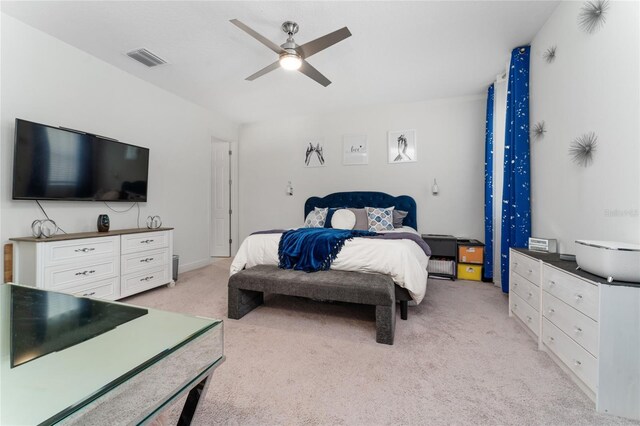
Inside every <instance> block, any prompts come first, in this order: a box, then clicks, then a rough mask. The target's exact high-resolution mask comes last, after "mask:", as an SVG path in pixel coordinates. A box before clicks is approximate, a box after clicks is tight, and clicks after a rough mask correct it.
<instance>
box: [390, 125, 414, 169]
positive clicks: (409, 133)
mask: <svg viewBox="0 0 640 426" xmlns="http://www.w3.org/2000/svg"><path fill="white" fill-rule="evenodd" d="M387 156H388V160H389V164H399V163H415V162H416V161H418V152H417V142H416V131H415V130H414V129H410V130H390V131H389V133H388V137H387Z"/></svg>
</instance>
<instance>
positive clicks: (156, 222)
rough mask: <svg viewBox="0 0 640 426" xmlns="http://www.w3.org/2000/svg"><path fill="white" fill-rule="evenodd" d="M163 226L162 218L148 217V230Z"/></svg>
mask: <svg viewBox="0 0 640 426" xmlns="http://www.w3.org/2000/svg"><path fill="white" fill-rule="evenodd" d="M161 226H162V219H161V218H160V216H149V217H147V228H149V229H158V228H160V227H161Z"/></svg>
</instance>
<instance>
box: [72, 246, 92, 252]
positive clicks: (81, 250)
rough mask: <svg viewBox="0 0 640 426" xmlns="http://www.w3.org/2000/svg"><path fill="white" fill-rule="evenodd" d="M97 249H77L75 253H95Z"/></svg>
mask: <svg viewBox="0 0 640 426" xmlns="http://www.w3.org/2000/svg"><path fill="white" fill-rule="evenodd" d="M94 250H95V247H84V248H80V249H75V250H74V251H75V252H76V253H88V252H90V251H94Z"/></svg>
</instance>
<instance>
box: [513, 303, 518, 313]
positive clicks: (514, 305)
mask: <svg viewBox="0 0 640 426" xmlns="http://www.w3.org/2000/svg"><path fill="white" fill-rule="evenodd" d="M517 307H518V304H517V303H514V304H513V310H514V311H515V310H516V308H517Z"/></svg>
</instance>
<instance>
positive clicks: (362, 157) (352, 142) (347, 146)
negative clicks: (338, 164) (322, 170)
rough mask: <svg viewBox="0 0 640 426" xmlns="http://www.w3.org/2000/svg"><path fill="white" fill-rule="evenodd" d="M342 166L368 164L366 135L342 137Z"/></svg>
mask: <svg viewBox="0 0 640 426" xmlns="http://www.w3.org/2000/svg"><path fill="white" fill-rule="evenodd" d="M342 164H343V165H345V166H356V165H367V164H369V142H368V140H367V135H343V136H342Z"/></svg>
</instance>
